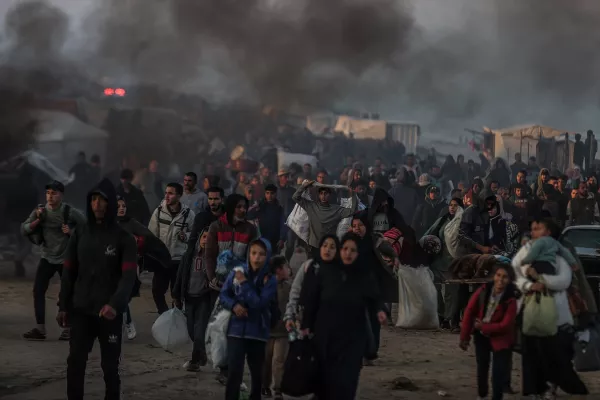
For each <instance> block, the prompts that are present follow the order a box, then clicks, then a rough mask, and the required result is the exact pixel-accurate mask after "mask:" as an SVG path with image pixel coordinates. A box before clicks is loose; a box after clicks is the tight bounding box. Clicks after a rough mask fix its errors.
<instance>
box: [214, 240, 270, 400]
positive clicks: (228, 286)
mask: <svg viewBox="0 0 600 400" xmlns="http://www.w3.org/2000/svg"><path fill="white" fill-rule="evenodd" d="M270 257H271V244H270V243H269V241H268V240H266V239H264V238H261V239H259V240H255V241H253V242H251V243H250V245H249V246H248V257H247V260H248V264H247V265H246V266H245V268H244V271H240V270H238V269H236V270H234V271H232V272H231V273H230V274H229V276H228V277H227V280H226V281H225V283H224V284H223V288H222V289H221V295H220V301H221V303H222V304H223V306H224V307H225V309H228V310H231V311H232V313H233V314H232V316H231V321H230V322H229V329H228V331H227V357H228V376H227V386H226V389H225V399H226V400H238V399H239V395H240V385H241V384H242V380H243V376H244V364H245V361H246V358H247V359H248V368H250V377H251V391H250V400H254V399H256V400H260V398H261V390H262V387H261V385H262V370H263V364H264V360H265V348H266V344H267V342H268V340H269V337H270V331H271V318H272V316H271V310H272V309H273V308H272V307H271V306H272V304H273V303H274V301H275V300H276V297H277V281H276V279H275V277H274V276H272V275H271V274H270V273H269V258H270Z"/></svg>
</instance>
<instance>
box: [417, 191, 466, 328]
mask: <svg viewBox="0 0 600 400" xmlns="http://www.w3.org/2000/svg"><path fill="white" fill-rule="evenodd" d="M462 213H463V204H462V201H461V200H460V199H452V200H450V204H449V205H448V208H447V211H446V212H445V213H444V214H443V215H442V216H441V217H440V218H438V220H437V221H435V222H434V223H433V225H432V226H431V228H429V230H428V231H427V232H425V235H424V236H423V239H426V238H427V237H428V236H435V237H437V238H438V239H439V240H440V242H441V245H442V249H441V251H440V252H439V253H438V254H437V255H434V256H433V261H432V262H431V270H432V271H433V275H434V281H435V283H436V284H437V285H436V289H438V314H439V315H440V319H441V320H442V323H441V326H442V328H444V329H451V330H452V329H458V323H459V322H460V320H459V317H460V310H459V301H458V295H459V288H460V285H458V284H454V285H445V291H444V295H443V296H442V291H441V288H442V284H443V282H444V281H445V280H446V279H447V276H446V274H447V272H448V268H449V267H450V264H451V263H452V260H453V258H452V256H451V255H450V252H449V251H448V245H447V244H446V240H445V235H444V230H445V228H446V226H447V225H448V224H449V223H450V222H451V221H452V220H453V219H454V218H457V217H458V218H460V216H461V215H462Z"/></svg>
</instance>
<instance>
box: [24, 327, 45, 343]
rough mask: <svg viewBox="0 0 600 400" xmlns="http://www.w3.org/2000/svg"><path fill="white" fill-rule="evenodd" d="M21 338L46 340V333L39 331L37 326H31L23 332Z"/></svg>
mask: <svg viewBox="0 0 600 400" xmlns="http://www.w3.org/2000/svg"><path fill="white" fill-rule="evenodd" d="M23 339H25V340H37V341H39V340H46V333H45V332H42V331H40V330H39V329H38V328H33V329H32V330H30V331H29V332H25V333H24V334H23Z"/></svg>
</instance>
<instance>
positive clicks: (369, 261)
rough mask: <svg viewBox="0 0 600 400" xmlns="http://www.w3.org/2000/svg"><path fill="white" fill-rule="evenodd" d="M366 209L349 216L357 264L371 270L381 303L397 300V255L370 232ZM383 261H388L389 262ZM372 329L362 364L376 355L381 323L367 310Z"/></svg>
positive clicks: (385, 241) (387, 244) (379, 236)
mask: <svg viewBox="0 0 600 400" xmlns="http://www.w3.org/2000/svg"><path fill="white" fill-rule="evenodd" d="M368 221H369V219H368V214H367V212H366V211H363V212H360V213H358V214H355V215H354V217H353V218H352V233H354V234H355V235H357V236H358V239H359V242H358V263H359V265H364V266H366V267H368V268H370V269H371V274H373V276H374V277H375V279H376V280H377V285H378V288H379V289H378V290H379V293H380V294H381V298H382V301H384V302H385V303H397V302H398V278H397V277H396V275H395V274H394V264H393V263H394V260H395V259H396V258H397V257H398V255H397V254H396V251H395V250H394V248H393V247H392V245H391V244H390V243H389V242H388V241H387V240H384V238H383V236H382V235H380V234H373V233H372V231H371V227H370V225H369V222H368ZM386 260H392V261H391V265H390V263H389V262H388V261H386ZM369 317H370V322H371V328H372V332H373V343H372V344H373V345H372V346H370V347H371V348H370V349H369V350H370V351H369V352H368V353H367V354H365V365H372V363H373V361H374V360H376V359H377V358H378V355H377V352H378V351H379V343H380V336H381V326H380V324H379V322H378V319H377V313H375V312H370V313H369Z"/></svg>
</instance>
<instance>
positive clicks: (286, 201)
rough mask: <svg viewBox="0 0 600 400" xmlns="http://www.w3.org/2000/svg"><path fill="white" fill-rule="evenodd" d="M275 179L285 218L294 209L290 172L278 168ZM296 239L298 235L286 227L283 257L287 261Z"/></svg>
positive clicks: (290, 256)
mask: <svg viewBox="0 0 600 400" xmlns="http://www.w3.org/2000/svg"><path fill="white" fill-rule="evenodd" d="M277 180H278V181H279V182H278V183H279V185H278V186H277V201H278V202H279V205H281V207H283V217H284V218H285V219H286V220H287V217H289V215H290V214H291V213H292V210H293V209H294V205H295V204H296V203H294V199H293V196H294V192H295V190H294V188H293V187H291V186H290V184H289V180H290V173H289V172H288V171H287V170H285V169H280V170H279V172H278V173H277ZM296 239H298V236H296V234H295V233H294V231H292V230H291V229H288V231H287V240H286V242H285V258H287V259H288V261H289V260H290V259H291V258H292V255H293V254H294V249H295V247H296Z"/></svg>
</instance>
